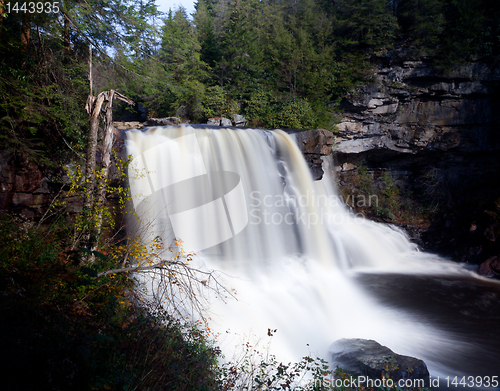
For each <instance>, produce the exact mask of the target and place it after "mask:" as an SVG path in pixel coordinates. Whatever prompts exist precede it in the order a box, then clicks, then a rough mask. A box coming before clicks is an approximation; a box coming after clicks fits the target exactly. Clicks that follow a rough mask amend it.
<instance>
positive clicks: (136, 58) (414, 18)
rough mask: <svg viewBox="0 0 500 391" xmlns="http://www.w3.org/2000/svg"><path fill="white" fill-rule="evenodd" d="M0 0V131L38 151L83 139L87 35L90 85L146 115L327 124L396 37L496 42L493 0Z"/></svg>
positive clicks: (450, 58) (459, 52) (443, 60)
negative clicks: (29, 5)
mask: <svg viewBox="0 0 500 391" xmlns="http://www.w3.org/2000/svg"><path fill="white" fill-rule="evenodd" d="M2 4H3V7H4V11H3V13H2V15H1V20H0V26H1V27H0V28H1V30H0V31H1V46H0V50H1V52H2V55H1V59H0V69H1V71H0V74H1V84H0V89H1V90H0V91H1V95H2V101H1V106H0V111H1V122H0V129H1V137H2V142H3V143H5V145H9V146H10V148H13V149H18V148H21V149H25V150H27V151H31V152H36V153H37V154H39V155H41V156H43V155H44V152H43V151H44V150H45V148H49V149H50V148H53V147H54V146H58V145H63V146H64V143H61V139H62V137H63V138H64V140H66V143H68V144H69V145H71V147H72V148H75V149H77V150H78V149H81V148H82V146H83V145H85V137H86V130H85V129H86V125H87V119H86V116H85V114H84V111H83V110H82V108H83V106H84V105H85V100H86V97H87V95H88V93H89V91H88V89H89V87H88V85H89V82H88V62H89V47H91V48H92V53H93V60H92V61H93V63H94V73H93V79H94V80H93V86H94V87H93V88H94V90H95V91H96V93H99V92H100V91H103V90H107V89H111V88H112V89H115V90H117V91H118V92H120V93H122V94H123V95H125V96H127V97H129V98H131V99H133V100H135V101H137V102H140V103H141V104H142V105H143V106H144V107H146V108H147V109H148V110H149V116H150V117H166V116H174V115H175V116H178V117H181V118H182V119H184V120H187V121H190V122H191V123H203V122H206V119H207V118H210V117H214V116H217V115H226V116H228V117H229V116H230V115H231V114H236V113H240V114H243V115H245V116H246V118H247V119H248V120H249V122H250V124H251V125H252V126H259V127H264V128H313V127H324V128H327V129H330V130H333V128H334V124H335V118H336V116H335V114H336V112H337V111H338V110H339V109H338V103H339V101H340V99H341V98H342V96H343V95H344V94H346V93H347V92H348V91H350V90H352V89H353V88H354V87H355V86H357V85H360V84H362V83H363V82H366V81H368V80H369V78H370V69H371V66H372V65H373V64H374V63H376V61H377V59H379V58H380V54H381V53H387V52H388V51H390V50H391V49H394V48H395V47H402V46H406V47H408V48H409V49H410V52H412V53H414V55H415V56H420V57H422V56H423V57H425V58H430V59H432V61H433V62H434V63H435V65H436V66H438V67H442V68H443V69H446V68H449V67H451V66H453V65H456V64H457V63H463V62H467V61H475V60H481V61H485V62H492V63H494V62H495V61H498V56H499V54H500V27H499V25H498V18H499V15H500V4H499V3H498V2H497V1H494V0H474V1H469V0H397V1H396V0H393V1H387V0H335V1H333V0H328V1H323V0H296V1H267V0H265V1H258V0H237V1H231V0H215V1H212V0H205V1H199V2H198V3H197V4H196V12H195V13H194V14H193V15H187V14H186V11H185V10H184V9H182V8H179V9H177V10H171V11H170V12H169V13H168V14H167V15H162V14H161V13H160V12H159V11H158V9H157V6H156V5H155V3H154V1H148V2H145V1H141V2H134V1H128V0H110V1H93V0H92V1H64V2H62V3H60V4H59V6H58V11H59V12H57V13H56V12H54V10H48V11H49V12H48V13H47V12H45V11H47V10H45V11H44V12H41V13H37V12H34V13H30V12H29V10H28V11H22V10H20V9H19V10H18V11H15V10H14V8H12V9H10V12H7V11H9V10H8V9H7V6H6V4H7V3H5V4H4V3H3V2H2ZM9 4H10V3H9ZM12 4H14V3H12ZM19 4H21V3H19ZM124 110H125V109H124V108H122V109H121V112H120V110H118V113H117V114H116V115H115V118H116V119H120V117H121V118H126V117H127V116H126V114H127V113H126V112H125V111H124ZM115 111H116V109H115ZM129 118H130V114H129ZM64 148H66V149H67V147H66V146H64V147H62V149H63V150H64Z"/></svg>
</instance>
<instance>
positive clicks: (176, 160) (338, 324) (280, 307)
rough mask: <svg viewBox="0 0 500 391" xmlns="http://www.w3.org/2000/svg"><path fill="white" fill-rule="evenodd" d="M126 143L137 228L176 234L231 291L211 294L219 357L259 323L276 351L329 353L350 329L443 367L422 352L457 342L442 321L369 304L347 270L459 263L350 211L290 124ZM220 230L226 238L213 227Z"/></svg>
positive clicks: (250, 337)
mask: <svg viewBox="0 0 500 391" xmlns="http://www.w3.org/2000/svg"><path fill="white" fill-rule="evenodd" d="M186 136H187V137H186ZM127 148H128V153H129V154H131V155H132V156H133V157H134V161H133V164H132V171H131V172H130V174H129V175H130V176H129V178H130V184H131V190H132V195H133V197H134V204H135V207H136V210H137V211H138V214H139V215H140V216H141V218H142V220H143V221H144V222H145V226H146V229H144V228H143V237H144V239H145V240H151V239H153V238H155V237H157V236H161V237H162V238H163V240H164V242H165V243H170V242H171V241H172V239H173V238H174V237H175V236H178V237H179V236H180V237H181V239H183V240H184V241H185V243H184V247H185V249H186V250H187V251H190V250H193V251H196V252H198V251H199V254H198V257H197V259H196V260H195V262H197V265H198V266H200V267H203V268H205V269H206V270H220V271H221V272H222V273H223V276H224V280H225V283H226V284H227V287H228V288H229V289H231V288H234V289H236V291H237V295H236V297H237V300H235V299H232V298H227V299H226V300H217V299H215V298H214V297H212V298H210V300H209V301H210V313H211V326H212V328H214V329H215V330H216V331H217V332H218V333H219V334H220V336H219V340H218V342H219V343H220V345H221V347H222V349H223V352H224V353H225V355H226V357H227V358H228V359H231V356H232V355H233V353H234V354H238V353H237V351H236V350H234V349H235V345H237V344H243V343H244V342H246V341H250V342H251V343H252V344H257V345H258V346H260V347H261V348H264V346H267V344H268V342H269V338H268V337H267V331H268V329H271V330H274V329H276V330H277V332H276V333H275V335H274V337H273V338H272V343H271V350H272V353H273V354H275V355H277V357H278V358H279V359H281V360H284V361H297V360H299V359H300V358H301V357H302V356H304V355H306V354H313V355H317V356H319V357H324V358H327V357H328V347H329V345H330V344H331V343H332V342H334V341H335V340H337V339H339V338H345V337H347V338H351V337H352V338H369V339H375V340H377V341H378V342H379V343H381V344H383V345H386V346H388V347H390V348H391V349H392V350H394V351H395V352H397V353H399V354H408V355H412V356H416V357H419V358H423V359H424V360H427V361H428V364H429V363H431V366H432V365H434V366H435V367H434V370H441V369H442V368H438V366H437V364H435V363H433V362H432V356H431V355H430V352H431V351H432V350H435V349H440V350H444V351H453V349H457V344H458V343H457V341H453V339H452V338H451V337H450V336H448V335H446V334H445V333H444V332H442V331H437V330H435V329H434V328H433V327H432V326H431V325H429V324H425V323H423V322H421V321H420V320H419V319H417V318H415V317H414V316H410V315H407V314H402V313H401V312H399V311H395V310H391V309H389V308H385V307H383V306H381V305H380V304H378V303H377V302H376V301H375V300H374V299H372V298H371V297H369V296H368V295H367V294H366V293H365V292H364V290H363V289H362V288H361V287H358V286H356V282H355V280H354V279H353V278H352V276H353V275H355V274H356V273H359V272H360V271H362V272H370V273H393V272H397V273H412V274H416V273H434V274H440V273H443V274H446V275H450V273H456V274H464V273H466V272H465V271H463V270H462V269H461V268H460V267H458V266H457V265H455V264H452V263H449V262H447V261H445V260H442V259H438V258H437V257H436V256H433V255H429V254H425V253H421V252H419V251H418V250H417V248H416V246H415V245H414V244H412V243H410V242H409V240H408V239H407V238H406V236H405V234H404V233H403V232H401V231H400V230H398V229H396V228H391V227H389V226H387V225H383V224H377V223H373V222H370V221H368V220H365V219H363V218H359V217H356V216H354V214H353V213H351V212H350V211H349V210H347V209H346V208H345V206H344V205H343V203H342V202H341V201H340V198H339V196H338V194H337V192H336V189H335V186H334V179H333V175H332V171H333V167H331V166H330V167H329V166H328V164H331V163H329V162H325V171H326V173H325V175H324V179H323V180H321V181H316V182H313V180H312V177H311V174H310V172H309V168H308V167H307V165H306V163H305V161H304V159H303V157H302V155H301V153H300V151H299V150H298V148H297V146H296V145H295V143H294V140H293V138H292V137H290V136H289V135H287V134H285V133H284V132H281V131H273V132H264V131H261V130H250V129H239V130H232V129H213V128H212V129H199V128H197V129H193V128H190V127H170V128H153V129H150V130H148V131H147V132H145V133H143V132H139V131H132V132H129V133H128V141H127ZM134 170H135V171H134ZM214 172H225V173H228V172H229V173H236V174H237V175H238V178H236V179H235V177H231V175H229V174H227V175H226V174H224V175H222V176H219V177H217V176H216V175H215V174H213V173H214ZM214 175H215V176H214ZM193 178H197V179H193ZM201 178H205V179H206V181H204V180H201ZM214 178H215V179H214ZM182 181H183V184H184V185H182V186H181V185H177V184H178V183H179V182H182ZM229 194H231V196H230V195H229ZM242 197H243V198H242ZM220 200H223V201H220ZM219 201H220V202H219ZM176 202H180V203H179V204H176ZM211 202H212V203H211ZM208 204H209V205H211V209H210V208H205V209H203V208H200V206H203V205H208ZM190 208H191V209H190ZM217 208H219V209H217ZM189 210H191V211H193V210H195V212H192V213H191V215H189V214H186V211H188V212H189ZM169 212H170V216H169ZM221 216H222V217H221ZM228 220H229V221H230V222H229V224H228ZM223 231H224V232H226V234H225V236H224V238H228V239H227V240H226V239H224V240H222V239H221V237H220V236H218V235H219V234H220V233H221V232H223ZM178 232H182V233H184V235H185V236H187V237H189V240H187V239H185V238H184V236H183V235H180V234H179V233H178ZM204 235H205V236H204ZM213 243H218V244H216V245H214V246H209V247H208V248H206V247H207V245H210V244H213ZM200 250H201V251H200ZM416 300H418V298H416ZM431 369H432V368H431Z"/></svg>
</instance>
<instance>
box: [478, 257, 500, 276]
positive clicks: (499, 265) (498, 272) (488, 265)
mask: <svg viewBox="0 0 500 391" xmlns="http://www.w3.org/2000/svg"><path fill="white" fill-rule="evenodd" d="M477 274H479V275H480V276H484V277H491V278H497V279H500V257H491V258H488V259H487V260H486V261H484V262H483V263H482V264H481V265H479V269H478V270H477Z"/></svg>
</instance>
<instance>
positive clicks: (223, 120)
mask: <svg viewBox="0 0 500 391" xmlns="http://www.w3.org/2000/svg"><path fill="white" fill-rule="evenodd" d="M220 126H233V123H232V122H231V120H230V119H229V118H224V117H222V118H221V119H220Z"/></svg>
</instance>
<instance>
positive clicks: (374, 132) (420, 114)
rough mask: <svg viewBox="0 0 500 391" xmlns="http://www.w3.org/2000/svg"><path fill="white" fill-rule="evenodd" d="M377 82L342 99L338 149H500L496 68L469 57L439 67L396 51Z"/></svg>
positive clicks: (498, 71) (351, 151)
mask: <svg viewBox="0 0 500 391" xmlns="http://www.w3.org/2000/svg"><path fill="white" fill-rule="evenodd" d="M386 60H387V61H388V62H389V63H388V64H387V65H379V66H378V67H377V69H376V71H375V74H374V76H375V82H374V83H373V84H372V85H368V86H365V87H363V88H360V89H358V90H356V91H355V92H353V93H352V94H351V95H350V96H349V97H348V98H347V99H345V100H344V101H343V102H342V106H343V108H344V110H345V112H346V115H345V116H344V118H343V119H342V121H341V123H340V124H339V125H338V129H339V135H338V137H337V146H336V148H335V150H336V152H337V153H338V154H342V153H345V154H354V153H357V154H359V153H368V152H374V151H379V152H382V153H383V154H385V155H386V156H390V152H393V153H397V154H399V153H405V154H416V153H419V152H422V151H424V150H425V151H449V150H452V149H455V150H459V151H463V152H466V153H472V152H476V151H495V150H499V149H500V131H494V130H492V127H497V129H498V125H499V124H500V97H499V96H498V93H499V91H500V89H499V83H500V68H496V69H495V68H493V67H491V66H488V65H485V64H480V63H471V64H467V65H464V66H462V67H460V68H457V69H455V70H453V71H448V72H444V71H440V70H438V69H436V68H433V67H432V66H431V65H430V64H429V63H428V62H425V61H405V60H404V59H402V58H400V57H398V56H394V57H389V58H387V59H386Z"/></svg>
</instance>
